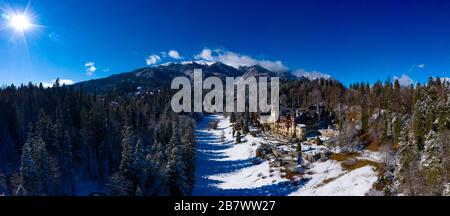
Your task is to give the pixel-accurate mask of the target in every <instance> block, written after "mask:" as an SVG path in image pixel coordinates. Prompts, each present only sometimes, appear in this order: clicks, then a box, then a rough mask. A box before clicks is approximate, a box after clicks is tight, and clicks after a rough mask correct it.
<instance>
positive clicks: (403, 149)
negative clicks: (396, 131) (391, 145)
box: [396, 127, 419, 195]
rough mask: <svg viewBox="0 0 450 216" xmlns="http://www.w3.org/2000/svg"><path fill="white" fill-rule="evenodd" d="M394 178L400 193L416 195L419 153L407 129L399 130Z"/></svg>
mask: <svg viewBox="0 0 450 216" xmlns="http://www.w3.org/2000/svg"><path fill="white" fill-rule="evenodd" d="M397 157H398V158H397V163H398V167H397V171H396V176H397V180H398V182H399V184H400V190H401V192H403V193H405V194H407V195H415V194H416V191H417V189H416V182H415V181H416V179H415V178H417V177H418V175H416V172H417V168H418V164H417V161H418V158H419V151H418V149H417V144H416V143H415V140H414V135H413V133H412V132H410V130H409V129H408V127H405V129H403V130H401V133H400V137H399V150H398V152H397Z"/></svg>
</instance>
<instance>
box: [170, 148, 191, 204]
mask: <svg viewBox="0 0 450 216" xmlns="http://www.w3.org/2000/svg"><path fill="white" fill-rule="evenodd" d="M180 154H181V152H180V148H179V146H175V147H174V148H173V149H172V151H171V154H170V156H169V161H168V163H167V175H168V178H169V190H170V193H171V194H172V195H173V196H183V195H186V190H187V185H186V182H187V177H186V173H185V164H184V162H183V160H182V158H181V156H180Z"/></svg>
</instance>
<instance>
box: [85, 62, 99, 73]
mask: <svg viewBox="0 0 450 216" xmlns="http://www.w3.org/2000/svg"><path fill="white" fill-rule="evenodd" d="M84 67H85V69H86V74H87V75H88V76H92V75H94V73H95V71H97V68H96V67H95V62H88V63H86V64H84Z"/></svg>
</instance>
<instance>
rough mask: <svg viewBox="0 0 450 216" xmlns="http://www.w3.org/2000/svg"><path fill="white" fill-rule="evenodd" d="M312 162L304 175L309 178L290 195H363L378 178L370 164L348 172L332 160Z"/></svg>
mask: <svg viewBox="0 0 450 216" xmlns="http://www.w3.org/2000/svg"><path fill="white" fill-rule="evenodd" d="M313 164H314V167H312V168H311V169H310V170H309V172H311V173H312V174H309V175H306V176H305V177H306V178H310V180H309V181H308V182H307V183H306V184H305V185H304V186H303V187H301V188H300V189H299V190H298V191H296V192H294V193H291V194H290V196H364V195H365V194H366V193H367V192H368V191H369V190H370V189H371V188H372V186H373V184H374V183H375V182H376V180H377V178H378V177H377V176H378V173H377V172H376V171H375V170H374V168H373V167H371V166H365V167H361V168H358V169H355V170H352V171H350V172H348V171H344V170H343V169H342V167H341V165H340V164H339V163H338V162H336V161H333V160H328V161H326V162H316V163H313Z"/></svg>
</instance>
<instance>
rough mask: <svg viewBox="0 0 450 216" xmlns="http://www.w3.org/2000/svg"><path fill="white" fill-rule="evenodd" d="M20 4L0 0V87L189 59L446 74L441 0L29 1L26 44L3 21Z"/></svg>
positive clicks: (375, 75) (382, 75)
mask: <svg viewBox="0 0 450 216" xmlns="http://www.w3.org/2000/svg"><path fill="white" fill-rule="evenodd" d="M2 1H3V2H2ZM27 4H28V1H25V0H10V1H5V0H0V7H1V8H2V9H3V10H4V11H2V12H0V13H2V16H0V19H1V20H0V29H1V30H0V78H1V79H0V85H3V84H10V83H15V84H18V83H27V82H29V81H32V82H50V81H52V80H54V79H55V78H57V77H59V78H61V79H67V80H72V81H75V82H77V81H82V80H88V79H95V78H101V77H105V76H108V75H111V74H114V73H120V72H127V71H130V70H133V69H136V68H140V67H145V66H147V63H155V62H156V63H157V64H160V63H164V62H166V61H183V60H192V59H194V57H195V56H196V57H197V58H200V57H203V58H206V59H212V60H219V61H226V62H228V63H230V64H236V65H239V64H250V63H261V64H265V65H266V66H267V67H273V68H274V69H277V70H278V69H279V70H282V69H288V70H292V71H297V70H299V71H306V72H315V71H317V72H322V73H326V74H330V75H331V76H333V77H335V78H336V79H338V80H340V81H342V82H344V83H345V84H349V83H353V82H358V81H364V82H365V81H369V82H374V81H376V80H377V79H382V80H385V79H386V78H387V77H388V76H390V77H394V76H397V77H401V76H402V75H403V79H402V80H404V81H405V82H408V77H409V78H411V79H412V80H414V81H419V82H423V81H426V80H427V79H428V77H430V76H440V77H450V12H449V11H450V1H415V0H411V1H395V0H390V1H380V0H378V1H362V0H361V1H352V0H346V1H337V0H336V1H333V0H326V1H325V0H322V1H321V0H314V1H313V0H307V1H300V0H299V1H287V0H281V1H280V0H278V1H265V0H261V1H245V0H214V1H212V0H209V1H207V0H203V1H200V0H191V1H188V0H178V1H174V0H165V1H156V0H155V1H150V0H128V1H119V0H114V1H111V0H89V1H88V0H64V1H56V0H34V1H31V3H30V4H29V5H30V6H29V10H28V11H29V13H28V14H29V16H30V19H31V22H32V23H34V24H37V25H39V26H35V27H33V28H31V29H27V30H25V32H24V35H25V38H26V43H25V42H24V40H23V39H22V38H21V37H12V35H13V32H14V30H13V29H12V28H9V27H8V21H9V20H8V19H7V18H6V16H5V14H8V13H11V9H14V10H16V11H19V12H20V11H23V10H24V9H25V8H26V7H27ZM171 50H173V51H177V52H178V54H179V56H177V55H176V54H177V53H176V52H172V53H171V54H172V57H177V58H178V57H180V59H174V58H172V57H170V56H169V55H168V52H169V51H171ZM208 50H211V55H208V54H209V53H208ZM202 51H204V52H203V55H199V54H200V53H201V52H202ZM162 52H165V54H164V53H162ZM149 56H153V58H149ZM156 56H157V57H156ZM164 56H166V57H164ZM94 67H95V70H94ZM88 69H91V70H90V71H87V70H88ZM88 72H91V73H88Z"/></svg>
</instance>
